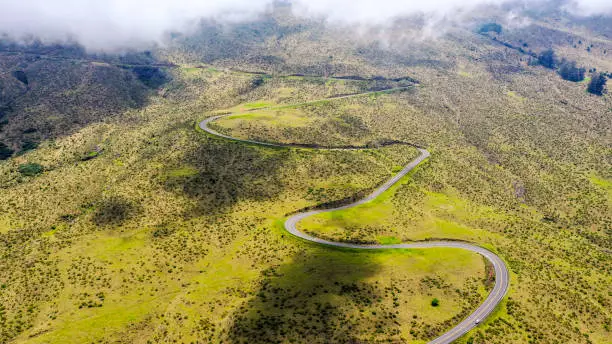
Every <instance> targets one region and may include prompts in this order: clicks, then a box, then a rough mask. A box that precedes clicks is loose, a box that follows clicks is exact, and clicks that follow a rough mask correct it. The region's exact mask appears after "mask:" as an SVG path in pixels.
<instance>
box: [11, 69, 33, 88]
mask: <svg viewBox="0 0 612 344" xmlns="http://www.w3.org/2000/svg"><path fill="white" fill-rule="evenodd" d="M13 76H14V77H15V79H17V80H19V81H21V82H22V83H24V84H26V85H28V84H29V81H28V76H27V75H26V73H25V72H24V71H22V70H16V71H14V72H13Z"/></svg>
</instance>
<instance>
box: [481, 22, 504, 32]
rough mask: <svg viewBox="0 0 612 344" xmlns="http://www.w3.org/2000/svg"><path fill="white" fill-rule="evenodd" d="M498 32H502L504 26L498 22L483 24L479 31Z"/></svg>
mask: <svg viewBox="0 0 612 344" xmlns="http://www.w3.org/2000/svg"><path fill="white" fill-rule="evenodd" d="M487 32H496V33H502V26H501V25H499V24H497V23H487V24H483V25H482V26H481V27H480V28H479V29H478V33H487Z"/></svg>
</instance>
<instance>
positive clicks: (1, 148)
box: [0, 142, 15, 160]
mask: <svg viewBox="0 0 612 344" xmlns="http://www.w3.org/2000/svg"><path fill="white" fill-rule="evenodd" d="M14 152H15V151H14V150H12V149H11V148H10V147H9V146H7V145H6V144H4V143H3V142H0V160H6V159H8V158H10V157H11V156H12V155H13V153H14Z"/></svg>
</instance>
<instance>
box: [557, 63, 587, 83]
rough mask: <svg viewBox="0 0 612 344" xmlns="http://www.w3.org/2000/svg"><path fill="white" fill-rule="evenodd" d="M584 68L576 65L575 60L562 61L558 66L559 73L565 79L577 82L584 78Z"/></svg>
mask: <svg viewBox="0 0 612 344" xmlns="http://www.w3.org/2000/svg"><path fill="white" fill-rule="evenodd" d="M585 72H586V69H584V68H578V67H576V61H562V62H561V64H560V66H559V75H561V77H562V78H563V79H565V80H568V81H573V82H579V81H582V80H584V73H585Z"/></svg>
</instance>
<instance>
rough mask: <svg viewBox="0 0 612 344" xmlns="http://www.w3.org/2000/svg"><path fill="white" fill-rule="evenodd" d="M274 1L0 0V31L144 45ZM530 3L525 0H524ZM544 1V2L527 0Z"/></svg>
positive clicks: (411, 0) (331, 9) (304, 9)
mask: <svg viewBox="0 0 612 344" xmlns="http://www.w3.org/2000/svg"><path fill="white" fill-rule="evenodd" d="M272 1H273V0H172V1H168V0H106V1H100V0H17V1H15V0H0V32H1V33H6V34H8V35H9V36H10V37H12V38H22V37H24V36H27V35H33V36H36V37H38V38H40V39H43V40H46V41H57V40H67V39H70V40H76V41H78V42H79V43H81V44H83V45H84V46H86V47H87V48H88V49H93V50H113V49H122V48H128V47H132V48H133V47H136V48H138V47H143V46H147V45H150V44H151V43H152V42H160V41H161V40H162V38H163V37H164V35H165V34H167V33H168V32H169V31H180V32H188V31H189V30H190V28H193V27H194V25H195V24H196V23H197V22H198V20H199V19H201V18H213V19H216V20H218V21H221V22H235V21H240V20H246V19H252V18H254V17H256V16H258V15H260V14H261V13H263V12H265V11H266V10H267V9H269V8H270V6H271V5H272ZM528 1H529V0H528ZM531 1H532V2H533V1H543V0H531ZM504 2H507V0H462V1H460V2H458V1H456V0H294V1H293V3H294V13H296V14H297V15H301V16H318V17H320V16H324V17H326V18H327V19H328V20H329V21H332V22H339V23H344V24H356V23H359V24H362V23H371V24H384V23H385V22H388V21H390V20H392V19H393V18H394V17H398V16H407V15H412V14H416V13H425V14H428V15H429V16H432V17H438V18H439V17H445V16H453V15H455V14H456V13H458V12H459V11H460V10H464V11H465V10H469V9H471V8H474V7H476V6H479V5H487V4H501V3H504ZM568 6H571V7H572V8H574V9H578V10H580V11H583V12H584V13H588V14H596V13H603V12H612V1H610V0H576V1H573V0H570V3H569V4H568Z"/></svg>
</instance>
